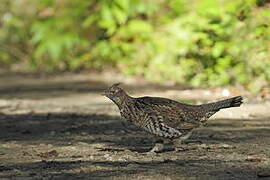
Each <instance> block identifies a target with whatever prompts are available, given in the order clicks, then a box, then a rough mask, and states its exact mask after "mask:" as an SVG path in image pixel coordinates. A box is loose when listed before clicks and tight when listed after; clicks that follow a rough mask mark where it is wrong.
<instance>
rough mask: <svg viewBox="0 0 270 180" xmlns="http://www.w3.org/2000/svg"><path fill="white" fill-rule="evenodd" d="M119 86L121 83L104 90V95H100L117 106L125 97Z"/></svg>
mask: <svg viewBox="0 0 270 180" xmlns="http://www.w3.org/2000/svg"><path fill="white" fill-rule="evenodd" d="M120 84H121V83H116V84H113V85H112V86H111V87H109V88H108V89H107V90H105V91H104V93H102V95H104V96H106V97H107V98H109V99H111V100H112V101H113V102H114V103H116V104H117V105H120V104H121V103H122V101H123V100H124V99H125V98H126V96H127V94H126V93H125V91H124V90H123V89H121V88H120V87H119V85H120Z"/></svg>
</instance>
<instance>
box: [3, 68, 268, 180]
mask: <svg viewBox="0 0 270 180" xmlns="http://www.w3.org/2000/svg"><path fill="white" fill-rule="evenodd" d="M118 81H120V82H123V83H124V84H123V85H122V87H124V89H126V90H127V91H128V92H129V93H130V94H131V95H134V96H144V95H149V96H162V97H168V98H172V99H175V100H179V101H183V102H187V103H196V104H198V103H204V102H208V101H214V100H219V99H224V98H226V97H227V96H234V95H239V94H241V95H243V96H244V97H245V103H244V104H243V105H242V106H241V107H239V108H231V109H226V110H221V111H220V112H218V113H217V114H216V115H214V116H213V117H212V118H211V119H210V120H209V123H208V124H207V125H206V126H205V127H202V128H200V129H198V130H196V131H195V132H194V134H193V135H192V137H191V139H192V140H198V141H200V142H194V143H189V144H185V145H183V146H184V149H183V151H179V152H174V151H172V150H170V149H168V150H167V151H165V152H163V153H157V154H150V153H147V151H149V150H150V149H151V147H152V146H153V144H154V141H153V138H152V137H151V136H149V135H148V134H146V133H145V132H143V131H141V130H139V129H133V130H131V129H129V128H127V127H126V125H124V124H125V123H124V121H123V120H122V119H121V118H120V116H119V112H118V110H117V107H116V106H115V105H114V104H113V103H112V102H111V101H109V100H108V99H106V98H105V97H103V96H101V95H100V94H101V92H102V91H103V90H104V89H105V88H107V87H108V86H109V85H110V84H112V83H113V82H118ZM0 179H1V180H2V179H3V180H5V179H7V180H8V179H13V180H15V179H16V180H17V179H18V180H28V179H29V180H32V179H63V180H66V179H123V180H125V179H154V180H156V179H157V180H159V179H161V180H163V179H166V180H170V179H172V180H174V179H207V180H208V179H210V180H211V179H218V180H223V179H224V180H225V179H228V180H232V179H237V180H239V179H245V180H247V179H263V180H265V179H270V101H269V99H268V100H267V99H258V97H252V96H250V95H249V94H248V93H246V92H244V91H241V90H237V89H236V88H235V89H233V88H229V89H221V88H220V89H208V90H206V89H191V88H189V87H185V86H181V85H173V84H170V83H167V84H166V85H157V84H153V83H148V82H145V81H144V80H141V79H130V78H125V77H122V76H118V75H111V74H102V75H100V74H95V73H93V74H87V73H82V74H58V75H57V74H56V75H35V74H32V75H22V74H1V75H0Z"/></svg>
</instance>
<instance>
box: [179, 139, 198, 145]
mask: <svg viewBox="0 0 270 180" xmlns="http://www.w3.org/2000/svg"><path fill="white" fill-rule="evenodd" d="M192 143H200V144H202V143H203V142H202V141H201V140H195V139H194V140H193V139H189V140H185V141H182V144H192Z"/></svg>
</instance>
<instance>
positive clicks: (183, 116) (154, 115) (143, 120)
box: [108, 87, 242, 139]
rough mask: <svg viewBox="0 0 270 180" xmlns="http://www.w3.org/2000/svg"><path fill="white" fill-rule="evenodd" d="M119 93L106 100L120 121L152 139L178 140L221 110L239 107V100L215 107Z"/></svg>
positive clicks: (223, 102) (228, 101)
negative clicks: (116, 110)
mask: <svg viewBox="0 0 270 180" xmlns="http://www.w3.org/2000/svg"><path fill="white" fill-rule="evenodd" d="M111 88H112V87H111ZM117 88H119V87H115V89H117ZM109 90H110V89H108V91H109ZM119 91H120V92H121V94H118V95H117V96H118V97H117V98H114V97H109V98H110V99H112V100H113V101H114V103H115V104H116V105H117V106H118V108H119V110H120V114H121V116H122V117H123V118H124V119H126V120H127V121H130V122H132V123H133V124H135V125H136V126H138V127H140V128H142V129H143V130H145V131H147V132H149V133H151V134H153V135H156V136H158V137H161V138H168V139H175V138H179V137H181V136H184V135H186V134H187V133H189V132H190V131H192V130H193V129H194V128H198V127H200V126H201V125H203V124H204V123H205V121H206V120H207V119H208V118H209V117H211V116H212V115H213V114H215V113H216V112H217V111H219V110H220V109H222V108H229V107H236V106H240V105H241V104H242V97H241V96H237V97H233V98H230V99H226V100H223V101H218V102H215V103H209V104H202V105H188V104H184V103H180V102H177V101H174V100H171V99H166V98H160V97H139V98H133V97H130V96H129V95H127V94H126V93H125V91H124V90H122V89H121V88H119Z"/></svg>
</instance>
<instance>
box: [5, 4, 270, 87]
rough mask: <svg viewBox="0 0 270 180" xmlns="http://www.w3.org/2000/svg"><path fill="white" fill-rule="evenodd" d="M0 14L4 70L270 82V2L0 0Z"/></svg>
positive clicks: (201, 82) (196, 82)
mask: <svg viewBox="0 0 270 180" xmlns="http://www.w3.org/2000/svg"><path fill="white" fill-rule="evenodd" d="M0 18H1V19H0V66H1V67H2V68H6V69H8V68H12V67H14V64H15V65H16V66H15V67H17V68H18V66H19V68H24V69H28V70H29V71H46V72H55V71H74V70H82V69H93V68H94V69H99V70H106V69H107V68H114V69H116V70H118V71H120V72H121V73H124V74H126V75H140V76H143V77H145V78H147V79H150V80H154V81H161V82H162V81H167V80H170V81H175V82H180V83H186V84H190V85H192V86H194V87H209V86H225V85H243V86H244V87H246V88H247V89H249V90H251V91H253V92H256V91H258V90H260V89H262V88H264V87H266V86H269V81H270V41H269V40H270V28H269V25H270V3H269V0H215V1H214V0H200V1H198V0H144V1H141V0H76V1H72V0H38V1H37V0H12V1H11V0H1V6H0Z"/></svg>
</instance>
